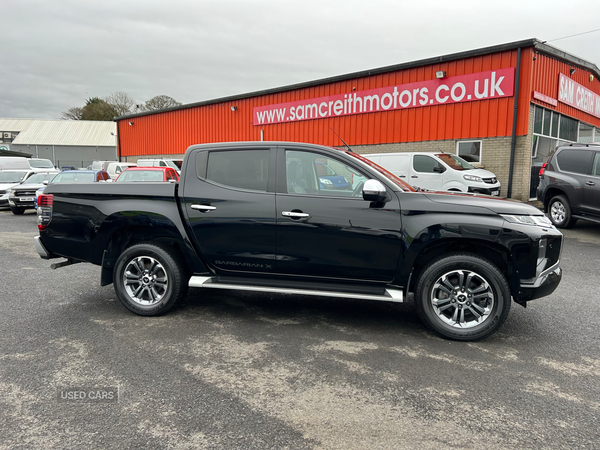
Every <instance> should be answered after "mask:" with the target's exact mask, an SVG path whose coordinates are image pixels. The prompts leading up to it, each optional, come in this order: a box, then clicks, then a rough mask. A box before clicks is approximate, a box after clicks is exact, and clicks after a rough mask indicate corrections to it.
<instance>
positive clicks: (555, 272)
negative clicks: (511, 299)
mask: <svg viewBox="0 0 600 450" xmlns="http://www.w3.org/2000/svg"><path fill="white" fill-rule="evenodd" d="M561 279H562V269H561V268H560V265H559V263H556V264H555V265H553V266H552V267H550V268H548V269H546V270H544V271H543V272H542V273H541V274H540V275H539V276H538V277H537V278H536V279H535V281H534V282H533V283H521V286H520V289H519V298H520V301H522V302H527V301H529V300H534V299H536V298H541V297H545V296H547V295H550V294H552V293H553V292H554V290H555V289H556V288H557V287H558V285H559V284H560V280H561Z"/></svg>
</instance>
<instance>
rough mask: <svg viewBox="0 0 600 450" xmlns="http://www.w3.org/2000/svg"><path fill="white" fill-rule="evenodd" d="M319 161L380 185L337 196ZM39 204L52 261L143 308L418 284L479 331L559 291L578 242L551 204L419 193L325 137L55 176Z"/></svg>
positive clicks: (407, 289)
mask: <svg viewBox="0 0 600 450" xmlns="http://www.w3.org/2000/svg"><path fill="white" fill-rule="evenodd" d="M287 161H290V164H286V163H287ZM292 162H297V163H301V166H302V168H303V171H302V172H300V171H298V170H296V169H297V168H298V167H297V166H295V165H294V164H292ZM317 162H326V164H327V165H328V166H330V167H335V168H336V172H337V173H344V174H346V173H357V174H360V175H361V176H363V177H365V178H366V181H364V182H362V186H361V187H360V189H358V186H359V185H360V184H361V182H359V183H358V184H357V185H356V186H357V189H354V190H341V189H323V188H321V187H320V183H319V179H318V176H317V173H316V170H317V169H316V167H317V166H318V165H317V164H316V163H317ZM293 167H296V168H295V169H294V168H293ZM338 167H339V168H340V169H339V170H338ZM140 170H143V169H142V168H133V169H127V170H125V171H124V172H123V173H122V174H121V176H120V177H119V178H118V180H120V179H121V177H123V176H124V175H127V174H136V173H139V171H140ZM300 175H303V176H304V180H303V181H304V182H305V183H306V185H305V186H304V187H303V189H304V191H303V192H301V191H296V190H295V189H294V187H296V186H298V185H299V183H298V182H299V180H298V177H299V176H300ZM39 201H40V204H39V207H38V229H39V232H40V235H39V236H36V237H35V239H34V242H35V248H36V250H37V252H38V253H39V255H40V256H41V257H42V258H44V259H52V258H59V257H63V258H66V261H63V262H59V263H57V264H56V266H57V267H62V266H68V265H70V264H73V263H76V262H81V261H87V262H91V263H93V264H96V265H99V266H101V271H100V284H101V285H103V286H105V285H108V284H111V283H113V284H114V288H115V292H116V295H117V297H118V298H119V300H120V301H121V303H122V304H123V306H124V307H126V308H128V309H129V310H130V311H132V312H134V313H136V314H140V315H148V316H151V315H158V314H164V313H166V312H167V311H169V310H170V309H171V308H172V307H174V306H175V305H177V304H178V303H179V302H181V301H182V300H183V299H184V298H185V297H186V295H187V290H188V287H195V288H201V290H204V289H229V290H239V291H258V292H266V293H268V295H270V294H272V293H274V292H278V293H288V294H290V293H294V294H300V295H314V296H319V297H338V298H342V299H345V300H347V299H363V300H376V301H386V302H403V301H404V300H405V299H406V298H407V297H408V296H409V293H411V294H413V295H414V303H415V307H416V310H417V312H418V314H419V316H420V317H421V319H422V320H423V322H424V323H425V324H426V325H427V326H428V327H430V328H432V329H433V330H435V331H436V332H437V333H439V334H440V335H442V336H445V337H448V338H452V339H458V340H473V339H482V338H484V337H486V336H489V335H490V334H492V333H493V332H494V331H495V330H497V329H498V328H499V327H500V326H501V325H502V323H503V322H504V321H505V320H506V318H507V316H508V313H509V310H510V307H511V304H512V300H514V301H515V302H516V303H518V304H520V305H523V306H525V305H526V304H527V302H529V301H531V300H533V299H536V298H540V297H544V296H547V295H550V294H551V293H552V292H553V291H554V290H555V289H556V287H557V286H558V284H559V283H560V280H561V277H562V270H561V268H560V257H561V249H562V242H563V236H562V234H561V233H560V231H558V230H557V229H556V228H555V227H553V226H552V224H551V223H550V221H549V219H548V218H547V217H546V216H545V215H544V214H543V213H542V211H540V210H539V209H538V208H535V207H533V206H531V205H528V204H526V203H520V202H516V201H507V200H504V199H498V198H492V197H489V196H484V195H477V194H473V195H452V194H450V193H446V192H427V191H425V192H416V191H415V190H414V189H413V188H411V187H410V186H409V185H407V184H406V183H404V182H403V181H402V180H400V179H399V178H398V177H396V176H394V175H393V174H391V173H390V172H389V171H388V170H384V169H383V168H381V167H379V166H377V165H376V164H374V163H373V162H371V161H369V160H367V159H366V158H363V157H362V156H361V155H359V154H357V153H354V152H351V151H345V150H336V149H333V148H328V147H323V146H319V145H312V144H301V143H296V142H262V141H261V142H230V143H218V144H205V145H194V146H191V147H190V148H189V149H188V151H187V153H186V156H185V159H184V163H183V167H182V177H181V182H180V183H179V184H177V185H175V184H173V183H145V184H144V183H119V182H117V183H102V184H101V185H99V186H91V185H89V184H88V185H69V184H62V185H56V184H54V185H51V186H48V187H47V189H46V192H45V193H44V195H42V196H40V199H39ZM199 294H200V295H202V294H201V293H199ZM348 306H349V307H351V305H350V304H349V305H348Z"/></svg>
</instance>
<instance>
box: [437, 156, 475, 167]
mask: <svg viewBox="0 0 600 450" xmlns="http://www.w3.org/2000/svg"><path fill="white" fill-rule="evenodd" d="M435 156H437V157H438V158H440V159H441V160H442V161H444V162H445V163H446V164H447V165H448V166H449V167H450V168H451V169H454V170H471V169H475V166H472V165H471V164H469V163H468V162H466V161H465V160H464V159H462V158H461V157H460V156H456V155H451V154H449V153H436V154H435Z"/></svg>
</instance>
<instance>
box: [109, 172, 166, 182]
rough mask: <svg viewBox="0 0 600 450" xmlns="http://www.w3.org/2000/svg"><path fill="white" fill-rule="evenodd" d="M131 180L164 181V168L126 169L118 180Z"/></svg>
mask: <svg viewBox="0 0 600 450" xmlns="http://www.w3.org/2000/svg"><path fill="white" fill-rule="evenodd" d="M131 181H134V182H135V181H164V175H163V171H162V170H125V171H123V173H121V175H119V178H117V182H119V183H129V182H131Z"/></svg>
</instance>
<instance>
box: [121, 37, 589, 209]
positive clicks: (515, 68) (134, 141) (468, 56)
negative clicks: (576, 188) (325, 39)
mask: <svg viewBox="0 0 600 450" xmlns="http://www.w3.org/2000/svg"><path fill="white" fill-rule="evenodd" d="M599 78H600V72H599V70H598V68H597V67H596V65H594V64H593V63H590V62H587V61H585V60H582V59H580V58H577V57H575V56H573V55H569V54H567V53H565V52H563V51H561V50H559V49H557V48H555V47H552V46H549V45H547V44H544V43H542V42H541V41H539V40H537V39H530V40H526V41H519V42H513V43H509V44H503V45H499V46H494V47H487V48H483V49H478V50H472V51H467V52H462V53H457V54H452V55H446V56H441V57H436V58H430V59H426V60H420V61H415V62H410V63H405V64H400V65H395V66H388V67H382V68H378V69H373V70H368V71H364V72H358V73H353V74H347V75H341V76H337V77H332V78H327V79H322V80H316V81H311V82H307V83H301V84H297V85H292V86H286V87H282V88H277V89H270V90H266V91H260V92H253V93H248V94H243V95H236V96H232V97H226V98H221V99H216V100H210V101H205V102H199V103H193V104H188V105H183V106H180V107H177V108H171V109H168V110H162V111H154V112H150V113H142V114H134V115H129V116H124V117H119V118H117V119H116V122H117V130H118V154H119V157H120V158H121V160H130V161H135V160H137V159H138V158H141V157H149V156H153V157H181V155H183V154H184V153H185V150H186V149H187V147H189V146H190V145H193V144H201V143H209V142H229V141H261V140H265V141H267V140H268V141H296V142H310V143H315V144H322V145H329V146H340V145H341V142H340V139H339V138H338V136H336V133H337V135H339V136H340V137H341V138H343V139H344V141H345V142H346V143H347V144H348V145H350V146H351V147H352V149H353V150H354V151H357V152H359V153H381V152H403V151H434V152H437V151H444V152H447V153H455V154H458V155H460V156H462V157H464V158H465V159H467V160H468V161H470V162H471V163H472V164H473V165H475V166H480V167H485V168H486V169H488V170H490V171H492V172H494V173H495V174H496V175H497V177H498V179H499V181H500V182H501V183H502V190H501V195H502V196H505V197H512V198H517V199H520V200H529V199H531V198H533V197H535V187H536V186H537V182H538V180H537V171H539V166H541V164H543V162H545V160H546V159H547V157H548V156H549V155H550V153H551V152H552V150H553V149H554V148H555V147H556V146H557V145H559V144H561V143H570V142H600V81H599ZM332 130H333V131H335V133H334V132H333V131H332Z"/></svg>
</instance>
